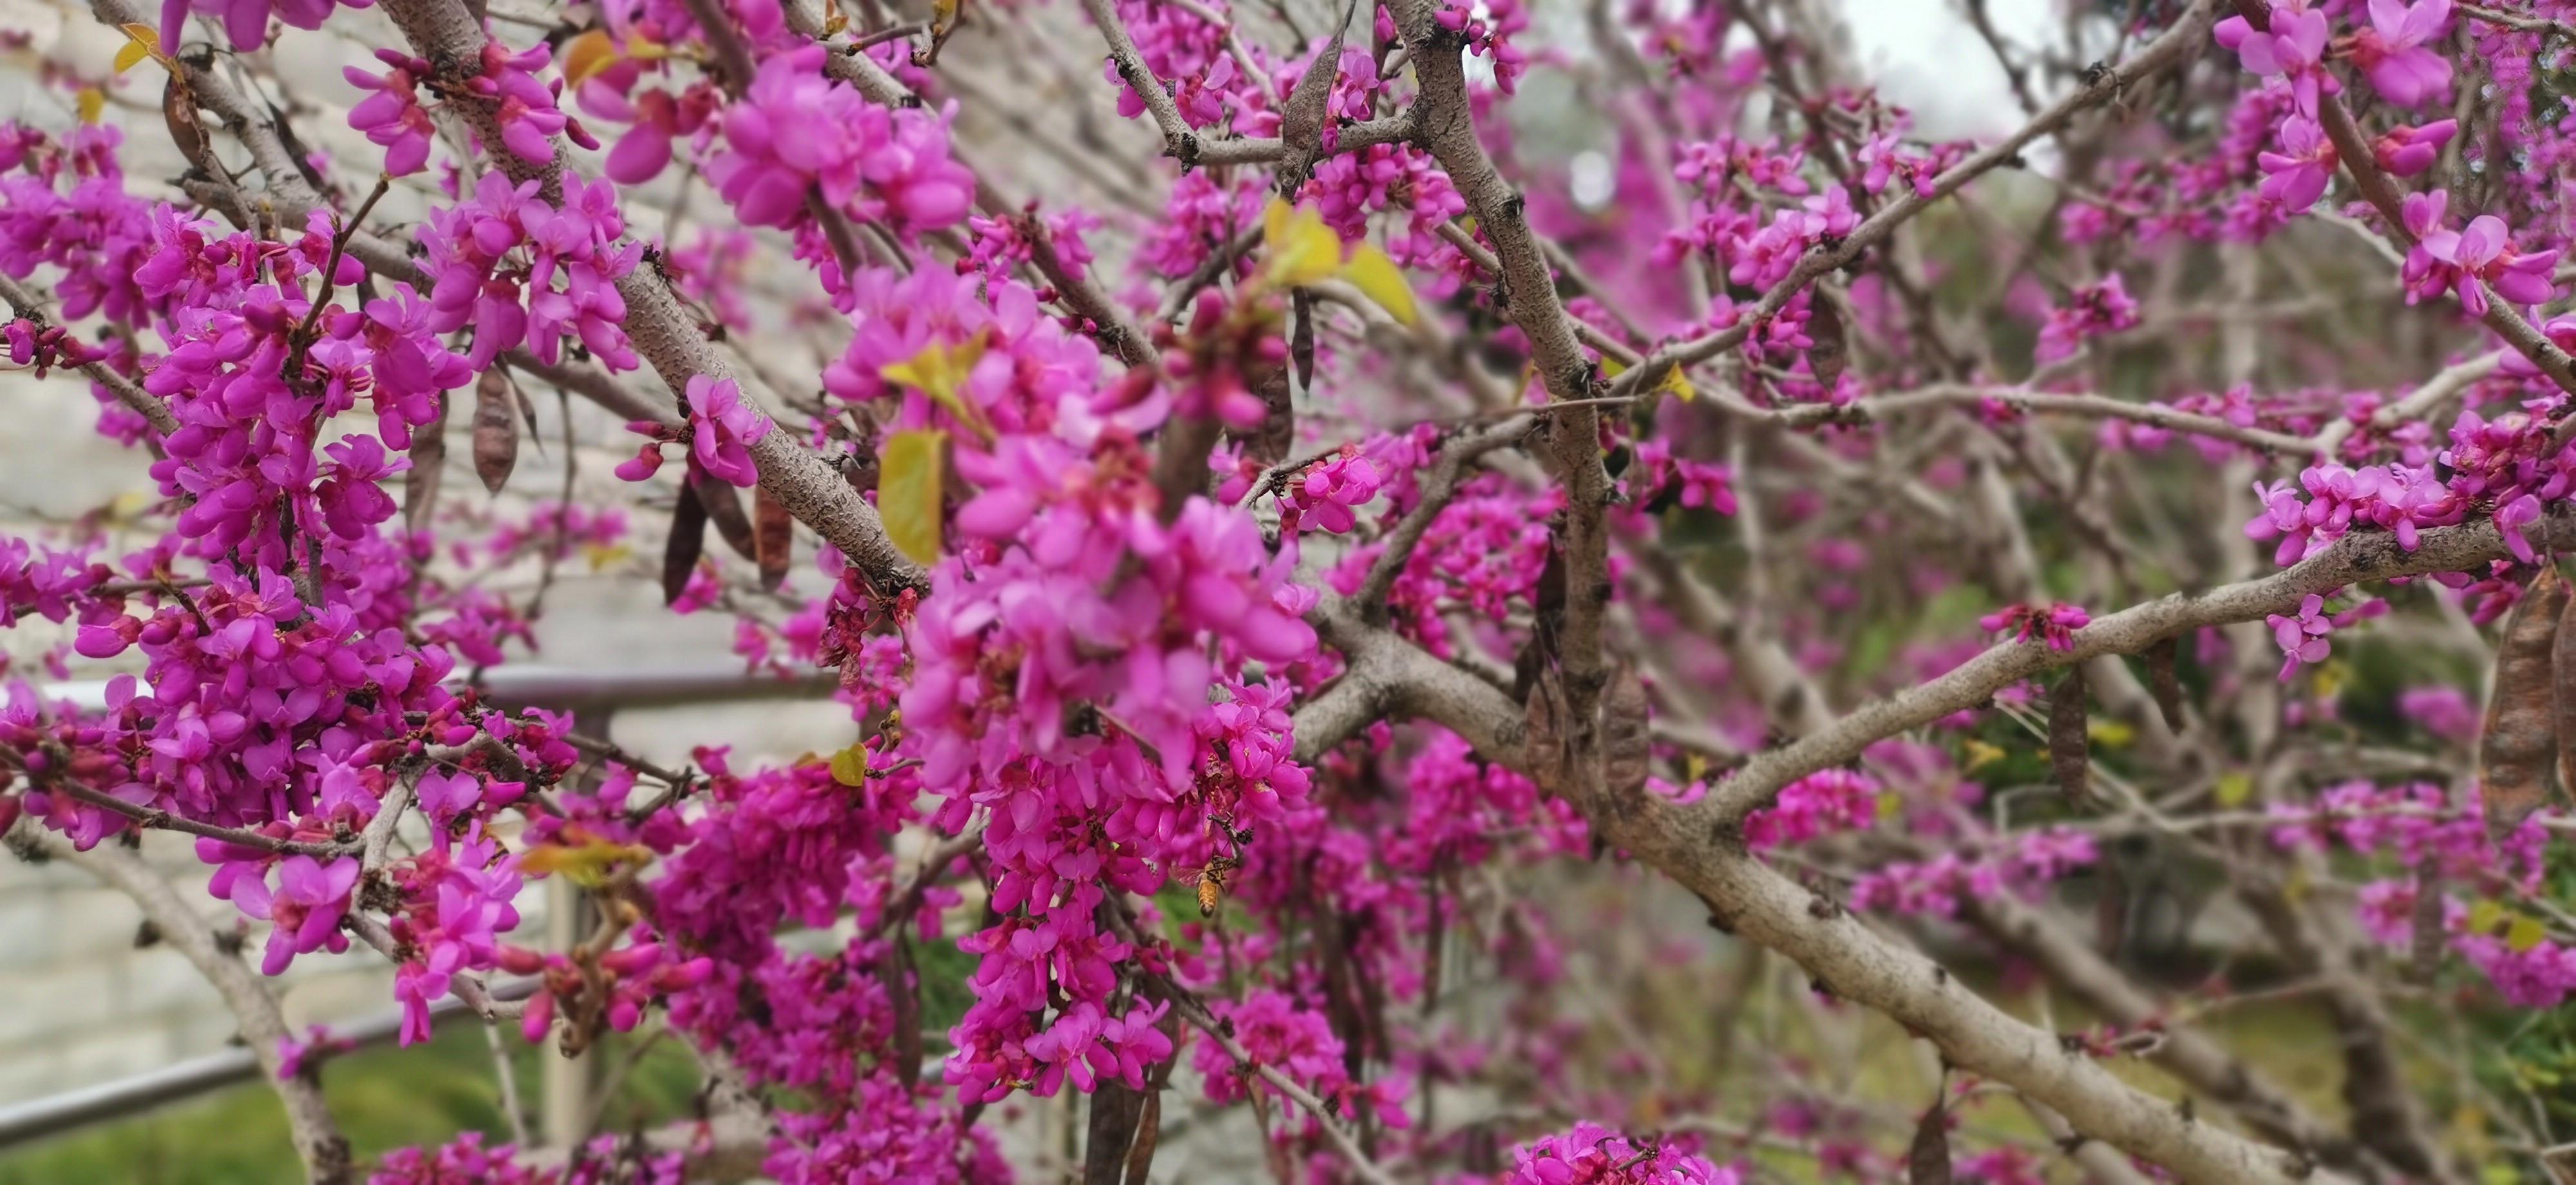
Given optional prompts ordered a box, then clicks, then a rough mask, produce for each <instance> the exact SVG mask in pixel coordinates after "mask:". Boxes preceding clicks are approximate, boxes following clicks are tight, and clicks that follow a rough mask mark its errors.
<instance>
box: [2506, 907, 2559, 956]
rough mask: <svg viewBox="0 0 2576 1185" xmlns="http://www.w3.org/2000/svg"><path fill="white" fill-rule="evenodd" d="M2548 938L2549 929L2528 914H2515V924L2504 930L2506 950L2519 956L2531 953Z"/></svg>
mask: <svg viewBox="0 0 2576 1185" xmlns="http://www.w3.org/2000/svg"><path fill="white" fill-rule="evenodd" d="M2548 938H2549V927H2547V926H2544V925H2542V924H2541V923H2540V919H2539V918H2536V917H2533V916H2531V915H2530V914H2527V913H2521V914H2515V915H2514V917H2513V923H2512V924H2511V925H2508V926H2506V927H2505V930H2504V946H2505V949H2506V950H2509V951H2512V952H2513V953H2515V954H2518V955H2519V954H2528V953H2530V952H2531V951H2532V950H2533V949H2534V948H2536V947H2538V946H2539V945H2540V944H2541V943H2542V942H2544V941H2547V940H2548Z"/></svg>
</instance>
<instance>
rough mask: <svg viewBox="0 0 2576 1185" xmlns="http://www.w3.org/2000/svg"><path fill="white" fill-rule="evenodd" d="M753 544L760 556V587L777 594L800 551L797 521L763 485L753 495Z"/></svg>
mask: <svg viewBox="0 0 2576 1185" xmlns="http://www.w3.org/2000/svg"><path fill="white" fill-rule="evenodd" d="M751 511H752V520H751V525H752V530H751V537H752V543H753V545H754V547H755V549H756V550H757V551H759V553H760V560H759V562H760V586H761V587H762V588H765V589H768V590H769V591H771V592H777V591H778V586H780V585H782V584H785V583H787V569H788V566H789V564H790V563H792V562H793V559H794V556H795V551H796V519H795V517H794V516H792V515H790V514H788V513H787V507H786V505H785V504H783V503H781V502H780V501H779V500H778V499H776V498H772V497H770V496H769V487H768V486H767V485H765V484H764V485H760V486H757V487H754V488H753V490H752V492H751Z"/></svg>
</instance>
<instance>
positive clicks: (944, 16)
mask: <svg viewBox="0 0 2576 1185" xmlns="http://www.w3.org/2000/svg"><path fill="white" fill-rule="evenodd" d="M962 7H964V4H963V2H962V0H931V5H930V35H931V36H932V37H933V38H935V39H938V40H942V41H944V40H947V38H948V34H949V33H950V32H952V31H954V30H955V29H956V28H957V11H958V9H960V8H962Z"/></svg>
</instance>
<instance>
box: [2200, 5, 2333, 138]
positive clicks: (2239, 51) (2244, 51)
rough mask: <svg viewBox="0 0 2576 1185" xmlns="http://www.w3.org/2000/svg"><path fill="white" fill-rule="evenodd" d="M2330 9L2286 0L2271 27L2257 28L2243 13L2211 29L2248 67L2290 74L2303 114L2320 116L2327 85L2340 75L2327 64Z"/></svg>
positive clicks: (2257, 71) (2277, 9) (2329, 89)
mask: <svg viewBox="0 0 2576 1185" xmlns="http://www.w3.org/2000/svg"><path fill="white" fill-rule="evenodd" d="M2331 31H2332V30H2331V28H2330V26H2329V25H2328V24H2327V22H2326V14H2325V13H2323V12H2319V11H2316V10H2314V9H2310V8H2308V7H2307V0H2280V2H2279V3H2276V4H2274V5H2272V22H2271V28H2269V29H2267V30H2257V29H2255V28H2254V27H2253V26H2252V25H2251V24H2250V23H2248V22H2247V21H2246V19H2245V18H2244V17H2241V16H2231V17H2229V18H2227V19H2226V20H2223V21H2220V22H2218V24H2217V26H2216V27H2215V28H2214V29H2212V30H2211V32H2212V33H2213V34H2214V35H2215V36H2216V37H2217V38H2218V43H2219V44H2220V45H2223V46H2226V47H2227V48H2229V49H2233V50H2235V51H2236V58H2237V61H2238V62H2239V63H2241V64H2242V65H2243V66H2244V67H2245V69H2246V71H2247V72H2248V73H2252V74H2260V75H2264V76H2266V77H2269V76H2271V75H2275V74H2278V75H2282V76H2284V77H2287V78H2288V79H2289V80H2290V93H2291V95H2292V97H2293V98H2294V99H2295V100H2296V101H2297V103H2298V106H2299V114H2301V115H2305V116H2308V117H2309V118H2312V119H2313V118H2315V117H2316V114H2317V96H2318V94H2319V93H2320V91H2321V90H2323V91H2324V92H2325V93H2332V88H2333V86H2334V78H2333V76H2332V75H2330V74H2328V73H2327V72H2326V70H2325V52H2326V41H2327V38H2328V34H2329V33H2330V32H2331Z"/></svg>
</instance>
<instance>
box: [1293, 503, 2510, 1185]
mask: <svg viewBox="0 0 2576 1185" xmlns="http://www.w3.org/2000/svg"><path fill="white" fill-rule="evenodd" d="M2455 529H2460V530H2465V528H2455ZM2488 538H2489V540H2490V541H2492V540H2493V538H2494V536H2493V531H2492V528H2489V530H2488ZM2497 546H2498V547H2499V548H2500V547H2501V544H2497ZM1317 619H1320V620H1319V622H1318V625H1319V628H1318V632H1319V633H1321V634H1323V635H1324V636H1325V638H1326V640H1327V641H1328V642H1330V643H1331V644H1333V645H1334V646H1336V647H1338V648H1340V649H1341V650H1342V652H1343V653H1344V655H1345V656H1346V657H1347V658H1348V659H1349V661H1350V663H1351V673H1350V674H1349V675H1346V676H1344V678H1345V679H1346V680H1347V679H1352V678H1357V677H1359V676H1361V675H1362V674H1365V675H1366V676H1367V678H1368V679H1369V681H1370V683H1371V685H1373V686H1376V687H1378V688H1380V689H1382V694H1383V695H1384V696H1385V703H1386V707H1387V709H1388V711H1389V712H1390V713H1391V714H1393V715H1396V716H1400V717H1422V718H1427V719H1430V720H1433V721H1436V722H1437V723H1439V724H1442V725H1444V726H1446V727H1448V728H1450V729H1451V730H1453V731H1455V732H1457V733H1458V734H1459V735H1460V736H1461V737H1463V738H1465V740H1466V741H1467V743H1468V744H1469V745H1471V746H1473V747H1474V748H1475V749H1476V750H1477V752H1479V753H1480V754H1482V755H1483V756H1484V757H1485V758H1486V759H1487V760H1489V761H1493V762H1496V763H1498V764H1501V765H1506V766H1510V767H1512V768H1514V769H1518V770H1520V771H1521V772H1522V773H1524V774H1528V775H1531V776H1534V777H1544V776H1546V775H1545V772H1544V770H1543V769H1542V768H1541V766H1542V764H1552V762H1551V763H1533V762H1532V761H1531V760H1529V754H1528V753H1527V752H1526V750H1525V749H1524V747H1523V738H1524V733H1525V728H1524V717H1523V713H1522V710H1521V708H1520V705H1517V704H1514V703H1512V702H1511V700H1510V699H1509V698H1508V697H1506V696H1504V695H1503V694H1501V693H1500V692H1497V691H1495V690H1494V689H1493V688H1492V687H1489V686H1487V685H1486V684H1485V683H1484V682H1483V681H1482V680H1479V679H1477V678H1476V677H1475V676H1473V675H1471V674H1468V673H1467V672H1464V671H1461V670H1459V669H1457V668H1455V667H1453V666H1450V665H1449V664H1447V663H1444V662H1441V661H1440V660H1439V659H1437V658H1433V657H1432V656H1431V655H1429V654H1427V653H1425V652H1424V651H1422V650H1421V649H1420V648H1419V647H1416V646H1414V645H1413V644H1412V643H1410V642H1406V641H1404V640H1403V639H1401V638H1398V637H1396V636H1394V635H1393V634H1391V633H1389V632H1387V631H1385V630H1381V629H1375V628H1372V627H1369V626H1365V625H1362V624H1361V623H1359V622H1358V621H1357V620H1355V618H1354V616H1353V615H1352V614H1351V612H1350V611H1349V610H1348V608H1347V607H1345V606H1343V605H1340V604H1337V603H1336V604H1328V605H1327V606H1326V607H1324V608H1322V609H1320V610H1319V611H1318V612H1317V613H1316V614H1314V615H1310V620H1317ZM1327 698H1330V697H1329V696H1328V697H1327ZM1310 710H1312V709H1311V707H1310V708H1309V709H1301V710H1300V711H1299V712H1298V714H1297V727H1296V738H1297V753H1296V755H1297V759H1298V760H1299V761H1305V762H1311V761H1313V760H1315V759H1316V758H1319V757H1320V756H1322V754H1323V752H1324V747H1325V744H1326V743H1328V742H1332V741H1335V740H1337V739H1339V738H1337V737H1335V736H1334V735H1333V730H1332V729H1330V728H1325V727H1320V725H1321V724H1322V723H1323V722H1322V721H1318V722H1317V724H1318V725H1319V727H1316V728H1311V729H1310V728H1309V727H1308V713H1309V711H1310ZM1335 711H1336V713H1337V714H1345V715H1346V713H1345V712H1343V709H1341V708H1339V707H1338V706H1337V707H1336V709H1335ZM1343 735H1344V736H1346V735H1347V733H1345V734H1343ZM1548 789H1550V790H1552V791H1555V792H1557V793H1559V794H1563V793H1564V791H1565V788H1564V787H1560V786H1550V787H1548ZM1641 797H1642V800H1631V801H1628V802H1625V803H1622V804H1619V805H1618V806H1617V808H1616V809H1602V807H1603V805H1604V804H1601V803H1599V802H1598V800H1596V799H1584V798H1576V799H1575V800H1574V801H1575V804H1576V806H1577V807H1578V809H1581V810H1583V811H1584V812H1585V815H1586V817H1587V818H1588V819H1589V820H1590V822H1591V824H1592V826H1593V827H1594V828H1595V829H1596V830H1597V832H1598V833H1599V834H1600V835H1601V837H1602V838H1603V839H1604V840H1606V841H1607V842H1609V843H1610V844H1611V845H1612V846H1614V847H1617V848H1622V849H1625V850H1626V851H1627V852H1629V853H1630V854H1631V855H1632V856H1634V857H1636V858H1637V859H1639V860H1641V861H1643V862H1645V863H1646V864H1649V865H1651V866H1653V867H1654V868H1656V869H1658V870H1659V871H1661V872H1663V873H1664V874H1665V875H1667V876H1670V877H1672V878H1673V879H1674V880H1676V881H1678V882H1680V883H1681V884H1682V885H1683V887H1685V888H1688V889H1690V890H1691V891H1692V892H1693V893H1696V894H1698V896H1699V897H1700V899H1701V900H1702V901H1703V902H1705V903H1706V904H1707V905H1708V907H1709V909H1710V911H1711V913H1712V917H1711V921H1712V922H1713V923H1715V924H1718V925H1721V926H1723V927H1725V928H1727V929H1729V930H1731V931H1733V932H1734V933H1736V934H1737V935H1739V936H1741V937H1743V938H1746V939H1748V940H1751V941H1753V942H1756V943H1759V944H1760V945H1762V946H1765V947H1768V948H1770V949H1772V950H1776V951H1779V952H1780V953H1782V954H1784V955H1786V956H1788V957H1789V958H1791V959H1793V960H1795V961H1796V962H1797V963H1798V964H1799V965H1800V966H1802V967H1804V968H1806V969H1807V971H1808V973H1809V974H1810V975H1813V976H1814V977H1815V980H1816V983H1817V985H1818V986H1819V988H1821V989H1823V990H1826V991H1830V992H1831V993H1832V994H1833V995H1834V996H1836V997H1838V998H1841V999H1846V1000H1850V1001H1852V1002H1855V1003H1858V1004H1861V1005H1864V1006H1866V1007H1869V1008H1873V1009H1876V1010H1878V1011H1880V1012H1883V1013H1886V1014H1887V1015H1889V1016H1890V1017H1892V1018H1894V1019H1895V1020H1897V1021H1898V1022H1900V1023H1902V1024H1904V1025H1905V1026H1906V1027H1907V1028H1908V1029H1910V1030H1912V1031H1913V1032H1915V1033H1918V1034H1920V1035H1922V1036H1923V1037H1924V1038H1926V1039H1928V1040H1930V1041H1932V1042H1933V1043H1934V1044H1936V1045H1937V1046H1939V1047H1940V1049H1941V1052H1942V1053H1943V1055H1944V1056H1946V1057H1947V1058H1948V1059H1949V1060H1950V1062H1951V1064H1953V1065H1956V1066H1958V1067H1960V1068H1962V1069H1965V1070H1969V1071H1971V1072H1974V1073H1977V1074H1980V1075H1982V1076H1985V1077H1987V1078H1992V1079H1994V1080H1996V1081H1998V1082H2002V1083H2005V1084H2006V1085H2009V1086H2012V1087H2014V1088H2016V1089H2019V1090H2021V1091H2023V1092H2024V1093H2026V1094H2028V1095H2029V1096H2030V1097H2032V1098H2033V1099H2036V1100H2038V1101H2039V1102H2041V1103H2044V1104H2046V1105H2047V1106H2048V1107H2050V1108H2051V1109H2053V1110H2055V1111H2057V1112H2059V1113H2060V1114H2062V1115H2064V1116H2065V1117H2066V1118H2067V1120H2068V1122H2070V1123H2072V1124H2073V1125H2074V1127H2075V1129H2076V1130H2077V1131H2080V1132H2082V1133H2084V1134H2085V1135H2087V1136H2090V1137H2092V1138H2094V1139H2098V1140H2102V1141H2104V1142H2106V1143H2109V1144H2111V1145H2113V1146H2115V1147H2118V1148H2119V1149H2121V1150H2122V1151H2124V1152H2128V1153H2130V1154H2132V1155H2135V1156H2139V1157H2142V1158H2144V1159H2146V1160H2149V1161H2152V1162H2154V1163H2156V1164H2158V1165H2162V1166H2164V1167H2166V1168H2169V1169H2171V1170H2173V1171H2174V1172H2175V1173H2176V1174H2177V1175H2179V1176H2180V1177H2181V1178H2182V1179H2184V1180H2187V1181H2194V1182H2210V1183H2213V1185H2217V1183H2226V1185H2245V1183H2257V1185H2290V1183H2292V1182H2298V1181H2308V1182H2317V1181H2325V1180H2333V1179H2336V1178H2333V1177H2331V1176H2329V1175H2327V1174H2323V1173H2318V1172H2315V1171H2313V1168H2312V1166H2311V1165H2310V1163H2309V1162H2308V1161H2307V1160H2306V1159H2305V1158H2303V1157H2302V1156H2301V1155H2300V1154H2298V1153H2294V1152H2290V1151H2285V1150H2281V1149H2273V1148H2265V1147H2263V1146H2261V1145H2258V1144H2255V1143H2252V1142H2250V1141H2248V1140H2246V1139H2244V1138H2243V1137H2240V1136H2237V1135H2234V1134H2232V1133H2229V1132H2226V1131H2223V1130H2220V1129H2218V1128H2216V1127H2213V1126H2210V1125H2208V1124H2205V1123H2200V1122H2198V1121H2196V1120H2194V1119H2192V1118H2191V1117H2190V1116H2189V1115H2187V1114H2185V1113H2183V1112H2181V1111H2180V1110H2178V1109H2177V1108H2176V1107H2175V1106H2173V1105H2172V1104H2170V1103H2168V1102H2166V1101H2164V1100H2162V1099H2157V1098H2154V1097H2152V1096H2149V1095H2146V1094H2143V1093H2140V1092H2139V1091H2138V1090H2137V1089H2136V1088H2134V1087H2131V1086H2130V1085H2128V1084H2127V1083H2125V1082H2123V1081H2121V1080H2120V1079H2119V1077H2118V1076H2116V1075H2114V1074H2113V1073H2112V1072H2111V1071H2110V1070H2109V1069H2108V1068H2106V1067H2104V1066H2103V1065H2101V1064H2100V1063H2098V1062H2096V1061H2095V1060H2093V1059H2092V1058H2090V1057H2086V1056H2084V1055H2083V1054H2081V1053H2079V1052H2070V1051H2068V1050H2067V1049H2065V1048H2064V1047H2063V1046H2062V1045H2061V1044H2060V1042H2059V1041H2058V1039H2057V1037H2056V1035H2055V1034H2052V1033H2048V1032H2044V1031H2042V1030H2040V1029H2037V1028H2034V1027H2032V1026H2030V1025H2027V1024H2024V1023H2022V1022H2021V1021H2019V1020H2016V1019H2014V1018H2013V1017H2011V1016H2010V1015H2008V1014H2006V1013H2004V1012H2002V1011H1999V1010H1997V1009H1996V1008H1995V1007H1994V1006H1993V1005H1991V1004H1988V1003H1986V1002H1985V1001H1984V1000H1983V999H1980V998H1979V997H1978V996H1977V995H1976V994H1975V993H1973V992H1971V991H1969V990H1968V989H1967V988H1966V987H1965V986H1963V985H1961V984H1960V983H1959V982H1958V981H1957V980H1956V979H1954V978H1953V977H1951V976H1950V975H1949V973H1948V972H1947V971H1945V970H1943V969H1942V968H1941V967H1939V966H1937V965H1936V964H1934V963H1932V962H1931V961H1930V960H1929V959H1927V958H1925V957H1924V956H1923V955H1921V954H1920V953H1917V952H1915V951H1912V950H1910V949H1906V948H1904V947H1902V946H1900V945H1899V944H1897V943H1895V942H1893V941H1891V940H1889V939H1888V938H1886V937H1884V936H1882V935H1880V934H1878V933H1877V932H1876V931H1874V930H1872V929H1870V928H1869V927H1868V926H1866V925H1864V924H1863V923H1861V922H1860V921H1859V920H1858V919H1856V918H1854V917H1852V916H1850V915H1849V914H1847V913H1841V914H1837V915H1835V916H1833V917H1830V918H1820V917H1818V916H1816V913H1815V912H1814V911H1813V909H1812V906H1813V904H1814V902H1815V895H1814V894H1813V893H1812V892H1810V891H1808V890H1806V889H1802V888H1800V887H1798V886H1797V885H1795V884H1793V883H1791V882H1790V881H1789V880H1788V878H1786V877H1783V876H1781V875H1780V874H1779V873H1777V872H1774V871H1772V870H1771V869H1769V868H1768V867H1765V866H1764V865H1763V864H1761V863H1760V862H1759V861H1757V860H1755V859H1754V858H1753V857H1752V856H1751V855H1750V854H1748V853H1747V852H1745V850H1744V849H1743V846H1742V844H1741V842H1740V841H1738V840H1736V839H1734V838H1733V835H1732V833H1731V832H1719V831H1713V830H1712V829H1711V828H1709V827H1707V826H1705V825H1704V822H1703V820H1702V819H1701V818H1700V817H1699V813H1698V812H1693V811H1690V810H1688V809H1687V808H1683V807H1680V806H1676V805H1674V804H1672V803H1670V802H1669V801H1667V800H1664V799H1662V798H1660V797H1657V796H1654V795H1651V794H1649V795H1643V796H1641Z"/></svg>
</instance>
